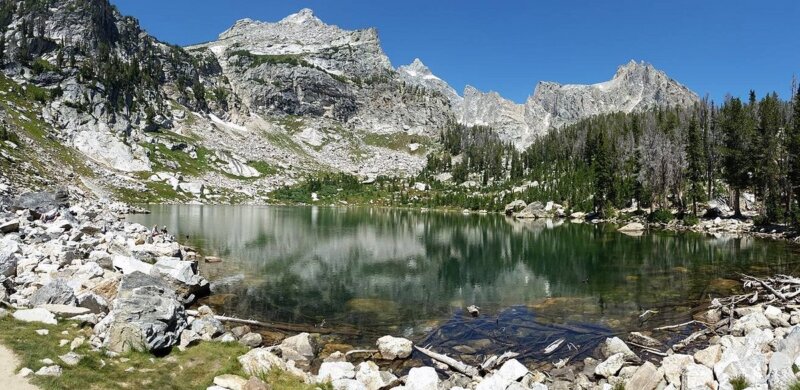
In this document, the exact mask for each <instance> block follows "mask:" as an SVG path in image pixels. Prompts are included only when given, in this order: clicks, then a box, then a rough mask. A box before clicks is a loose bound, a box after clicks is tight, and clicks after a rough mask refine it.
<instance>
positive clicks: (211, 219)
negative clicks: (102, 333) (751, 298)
mask: <svg viewBox="0 0 800 390" xmlns="http://www.w3.org/2000/svg"><path fill="white" fill-rule="evenodd" d="M149 209H150V211H151V212H152V214H149V215H133V216H130V217H129V218H130V220H132V221H134V222H139V223H141V224H143V225H146V226H152V225H153V224H158V225H166V226H167V227H168V228H169V230H170V232H171V233H173V234H175V235H176V236H178V237H179V238H180V240H181V241H182V242H183V243H184V244H189V245H193V246H195V247H197V248H198V249H200V250H201V251H202V252H203V253H204V254H206V255H216V256H220V257H222V258H224V259H225V261H224V262H223V263H221V264H201V269H202V272H203V273H204V274H205V275H206V276H207V277H208V278H209V279H210V280H212V281H226V280H227V281H228V282H227V283H223V284H222V287H218V288H217V289H216V293H218V294H219V295H218V296H217V297H216V298H219V299H213V300H211V302H213V303H214V305H215V308H216V309H217V310H218V311H219V312H223V313H225V314H228V315H234V316H239V317H247V318H257V319H261V320H266V321H276V322H285V323H295V324H306V325H316V326H323V327H334V328H335V327H343V328H344V327H346V328H355V329H358V330H360V331H362V332H363V333H364V334H365V335H379V334H385V333H392V334H396V335H398V334H402V335H406V336H408V337H414V338H417V339H421V338H424V337H432V336H431V335H433V334H435V333H436V332H437V331H439V334H438V336H436V337H439V338H444V339H446V338H447V337H448V336H447V334H441V332H442V331H441V329H443V328H445V325H446V324H447V326H450V327H452V326H453V321H456V322H457V323H458V324H461V323H464V324H467V322H468V321H469V320H468V319H467V318H468V316H466V315H464V312H463V311H464V308H465V307H466V306H468V305H477V306H479V307H481V316H482V318H483V319H489V320H488V322H490V323H495V324H499V323H500V320H499V318H501V317H502V318H507V317H508V316H509V315H510V314H509V313H512V314H513V315H512V317H514V316H517V314H519V313H521V314H519V316H517V317H518V321H519V322H520V323H522V322H537V323H543V324H586V325H590V326H592V327H594V326H597V327H598V329H604V330H608V331H620V330H625V329H634V328H636V329H639V328H642V327H645V328H646V327H652V326H657V325H660V324H674V323H678V322H680V321H685V320H688V319H690V318H691V316H692V314H693V313H692V308H693V307H695V306H697V304H699V303H702V302H704V301H708V298H709V297H714V296H719V295H721V294H727V293H730V292H731V291H735V289H736V288H738V287H737V286H738V283H733V282H732V281H729V280H726V279H730V278H735V277H736V274H737V272H746V273H750V274H757V275H764V274H770V273H774V272H785V273H796V272H797V271H798V267H799V266H800V263H798V259H800V256H798V255H799V254H800V252H798V251H797V249H796V248H795V247H794V246H792V245H789V244H785V243H782V242H772V241H767V240H758V239H753V238H739V239H737V238H715V237H711V236H704V235H699V234H693V233H691V234H690V233H667V232H660V233H651V234H645V235H643V236H641V237H631V236H627V235H624V234H621V233H618V232H616V231H615V229H614V228H613V227H610V226H598V225H590V224H572V223H565V224H557V223H552V222H543V221H535V222H518V221H514V220H512V219H509V218H506V217H504V216H500V215H462V214H459V213H439V212H427V213H425V212H419V211H409V210H392V209H377V208H375V209H373V208H327V207H259V206H187V205H183V206H181V205H156V206H150V207H149ZM212 298H214V297H212ZM647 309H652V310H656V311H657V312H658V313H657V314H656V315H655V316H654V317H653V318H652V319H651V320H649V321H647V322H646V323H641V322H640V321H639V317H638V316H639V314H641V313H642V312H643V311H644V310H647ZM515 313H516V314H515ZM520 316H522V317H520ZM519 318H523V319H519ZM465 326H466V325H465ZM498 326H499V325H498ZM455 328H458V326H455ZM593 329H594V328H593ZM452 332H455V333H458V332H456V331H455V330H452ZM493 332H494V334H495V335H498V334H500V333H502V329H499V330H498V329H494V330H493Z"/></svg>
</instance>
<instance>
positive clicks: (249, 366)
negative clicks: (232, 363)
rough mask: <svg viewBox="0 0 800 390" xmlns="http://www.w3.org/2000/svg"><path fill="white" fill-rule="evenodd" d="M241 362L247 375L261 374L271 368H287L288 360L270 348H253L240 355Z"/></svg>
mask: <svg viewBox="0 0 800 390" xmlns="http://www.w3.org/2000/svg"><path fill="white" fill-rule="evenodd" d="M239 364H241V365H242V370H244V372H245V373H246V374H247V375H253V376H259V375H263V374H266V373H268V372H269V371H270V370H272V369H273V368H274V369H279V370H285V369H286V362H284V361H283V360H282V359H281V358H279V357H278V356H276V355H275V354H273V353H272V352H270V350H269V348H256V349H251V350H250V352H248V353H246V354H244V355H242V356H239Z"/></svg>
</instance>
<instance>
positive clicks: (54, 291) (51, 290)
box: [30, 279, 77, 306]
mask: <svg viewBox="0 0 800 390" xmlns="http://www.w3.org/2000/svg"><path fill="white" fill-rule="evenodd" d="M76 302H77V300H76V298H75V290H73V289H72V287H70V286H69V284H68V283H67V281H66V280H63V279H56V280H53V281H52V282H50V283H48V284H46V285H44V286H42V287H41V288H39V289H38V290H36V292H35V293H33V295H31V298H30V304H31V305H33V306H41V305H51V304H52V305H68V306H69V305H75V303H76Z"/></svg>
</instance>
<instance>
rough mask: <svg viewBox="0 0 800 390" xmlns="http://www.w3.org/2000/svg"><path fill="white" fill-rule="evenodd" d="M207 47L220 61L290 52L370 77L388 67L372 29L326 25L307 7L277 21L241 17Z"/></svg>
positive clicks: (335, 70) (343, 71)
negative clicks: (237, 55)
mask: <svg viewBox="0 0 800 390" xmlns="http://www.w3.org/2000/svg"><path fill="white" fill-rule="evenodd" d="M200 47H208V48H210V49H212V51H213V52H214V54H215V55H216V56H218V57H220V59H221V60H223V62H224V60H225V59H226V58H227V55H228V54H229V52H232V51H240V50H245V51H249V52H251V53H253V54H258V55H291V56H298V57H302V58H303V59H304V60H305V61H307V62H308V63H311V64H314V65H315V66H318V67H319V68H322V69H324V70H326V71H329V72H332V73H336V74H352V75H355V76H358V77H371V76H374V75H377V74H381V73H383V72H385V71H387V70H391V69H392V67H391V63H390V62H389V58H388V57H387V56H386V54H384V52H383V49H382V48H381V45H380V40H379V39H378V32H377V31H376V30H375V29H372V28H370V29H364V30H345V29H342V28H339V27H338V26H335V25H330V24H326V23H325V22H323V21H322V20H320V19H319V18H317V17H316V16H315V15H314V12H313V11H312V10H310V9H308V8H306V9H303V10H300V11H299V12H297V13H295V14H292V15H289V16H287V17H285V18H283V19H282V20H280V21H278V22H262V21H256V20H252V19H242V20H239V21H238V22H236V23H235V24H234V25H233V26H232V27H231V28H229V29H228V30H226V31H224V32H223V33H222V34H220V35H219V39H218V40H217V41H214V42H210V43H206V44H202V45H198V46H194V47H193V48H200Z"/></svg>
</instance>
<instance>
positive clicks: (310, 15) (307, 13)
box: [278, 8, 324, 24]
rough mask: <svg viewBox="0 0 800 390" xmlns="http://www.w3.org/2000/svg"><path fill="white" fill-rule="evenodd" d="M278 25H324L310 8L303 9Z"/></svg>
mask: <svg viewBox="0 0 800 390" xmlns="http://www.w3.org/2000/svg"><path fill="white" fill-rule="evenodd" d="M278 23H292V24H324V23H323V22H322V20H320V19H319V18H317V17H316V15H314V11H312V10H311V9H310V8H303V9H301V10H300V11H298V12H297V13H294V14H291V15H289V16H287V17H285V18H283V19H281V21H280V22H278Z"/></svg>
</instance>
